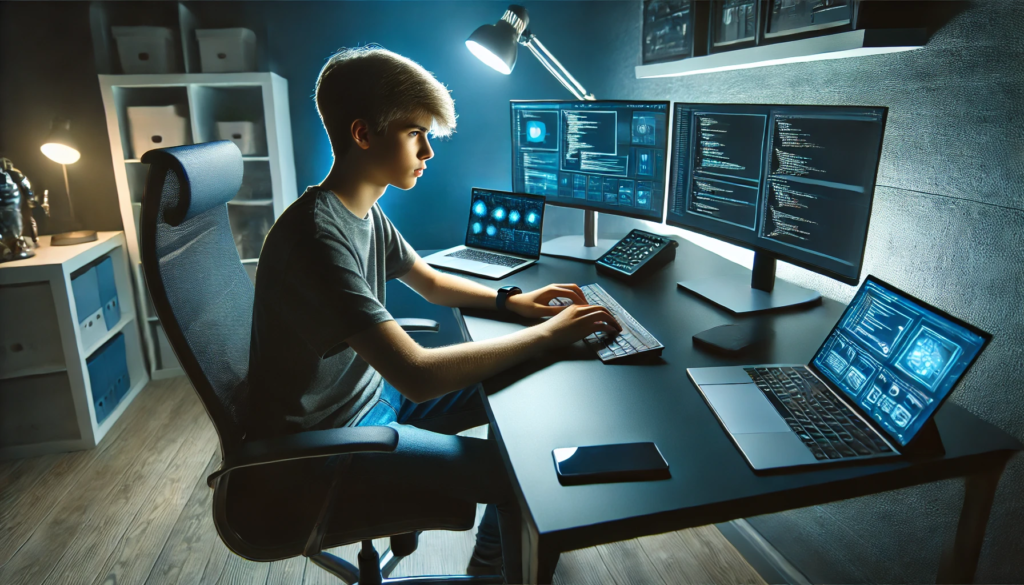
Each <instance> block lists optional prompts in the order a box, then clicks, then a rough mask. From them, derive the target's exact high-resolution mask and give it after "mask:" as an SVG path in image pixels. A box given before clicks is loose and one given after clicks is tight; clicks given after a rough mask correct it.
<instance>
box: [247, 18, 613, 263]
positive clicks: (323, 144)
mask: <svg viewBox="0 0 1024 585" xmlns="http://www.w3.org/2000/svg"><path fill="white" fill-rule="evenodd" d="M507 6H508V3H507V2H284V3H277V2H275V3H268V4H266V5H263V6H259V5H257V6H254V5H253V3H247V4H246V10H250V9H253V10H264V11H265V19H266V20H265V22H266V27H267V43H268V51H267V54H268V57H269V60H270V67H271V69H272V70H273V71H275V72H276V73H278V74H280V75H281V76H283V77H285V78H286V79H287V80H288V87H289V100H290V102H291V110H292V137H293V143H294V149H295V169H296V175H297V179H298V182H299V192H300V193H301V192H302V190H304V189H305V187H306V186H307V185H312V184H316V183H319V182H320V181H321V180H322V179H323V177H324V176H325V175H326V174H327V172H328V170H330V167H331V150H330V145H329V143H328V141H327V135H326V134H325V132H324V130H323V127H322V126H321V125H320V120H319V118H318V117H317V114H316V108H315V106H314V103H313V100H312V94H313V87H314V84H315V83H316V78H317V74H318V73H319V71H320V67H321V66H322V65H323V64H324V62H325V60H326V59H327V58H328V57H329V56H330V55H331V54H332V53H333V52H334V51H335V50H337V49H338V48H340V47H350V46H356V45H362V44H366V43H370V42H376V43H380V44H382V45H383V46H384V47H385V48H387V49H390V50H392V51H395V52H397V53H400V54H402V55H405V56H406V57H409V58H411V59H413V60H414V61H417V62H418V63H420V64H421V65H423V66H424V67H425V68H426V69H427V70H428V71H431V72H433V73H434V75H435V76H436V77H437V78H438V79H439V80H440V81H441V82H442V83H444V84H445V85H447V86H448V88H449V89H450V90H451V92H452V97H453V98H454V99H455V109H456V112H457V113H458V115H459V118H458V127H457V129H456V133H455V134H454V135H453V136H452V137H451V138H449V139H446V140H435V141H434V142H433V146H434V151H435V157H434V159H433V160H432V161H430V162H428V163H427V166H428V169H427V172H426V174H425V175H424V177H423V178H422V179H420V181H419V184H418V185H417V186H416V187H415V188H414V189H412V190H410V191H400V190H397V189H389V190H388V191H387V193H385V195H384V197H383V198H382V199H381V201H380V204H381V207H382V208H383V209H384V211H385V213H387V214H388V216H389V217H390V218H391V219H392V221H393V222H394V223H395V224H396V225H397V226H398V228H399V230H401V232H402V233H403V235H404V236H405V237H406V239H408V240H409V242H410V243H411V244H412V245H413V246H414V247H416V248H419V249H428V248H440V247H445V246H449V245H455V244H458V243H461V242H462V239H463V237H464V234H465V231H464V230H465V217H466V213H467V208H468V198H469V193H470V188H471V187H489V188H494V189H510V188H511V144H510V128H509V104H508V102H509V100H511V99H552V98H554V99H572V95H571V94H570V93H569V92H568V91H567V90H566V89H564V88H563V87H562V86H561V85H559V84H558V82H556V81H555V80H554V78H553V77H552V76H551V75H550V74H549V73H548V72H547V71H546V70H544V68H543V67H542V66H541V65H540V64H539V63H538V62H537V60H536V59H534V57H533V56H532V55H530V54H529V52H528V51H526V50H525V49H523V50H521V52H520V54H519V62H518V63H517V65H516V67H515V70H514V71H513V72H512V75H509V76H505V75H501V74H499V73H497V72H495V71H493V70H491V69H490V68H488V67H487V66H485V65H484V64H483V63H481V62H480V61H478V60H477V59H476V58H475V57H473V56H472V54H470V52H469V51H468V50H466V47H465V44H464V41H465V39H466V37H468V36H469V34H470V33H472V32H473V30H475V29H476V27H478V26H480V25H481V24H484V23H494V22H495V21H496V20H498V19H499V18H501V15H502V14H503V13H504V11H505V8H506V7H507ZM611 6H612V3H607V2H544V3H534V4H531V5H529V6H528V8H529V10H530V16H531V19H532V22H533V23H536V26H535V27H533V29H534V31H535V32H536V33H537V34H538V36H539V37H540V38H541V40H542V41H543V42H544V44H545V45H546V46H547V47H548V49H549V50H550V51H551V52H552V53H553V54H554V55H555V56H556V57H557V58H558V59H559V60H560V61H562V62H563V63H564V64H565V65H566V66H567V67H569V69H570V71H572V73H573V75H574V76H575V77H576V78H577V79H578V80H579V81H580V82H581V83H582V84H583V85H584V86H585V87H586V86H588V82H596V81H597V80H598V79H599V78H600V77H601V76H602V75H603V73H602V70H603V69H604V68H605V67H606V65H607V63H606V62H605V59H603V58H601V57H599V55H600V54H601V52H600V51H601V43H600V42H597V43H595V42H594V40H595V39H594V37H593V35H592V34H591V31H594V30H607V27H608V26H611V25H612V24H613V23H612V22H611V21H609V20H608V18H609V10H608V9H609V8H610V7H611ZM580 21H584V22H585V24H579V23H580ZM588 89H589V88H588ZM353 91H358V88H353ZM549 219H550V218H549ZM573 225H575V224H573ZM550 226H556V227H557V222H553V223H549V226H547V227H550ZM546 231H547V232H548V235H550V233H553V232H551V231H549V230H547V229H546Z"/></svg>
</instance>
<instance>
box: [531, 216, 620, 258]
mask: <svg viewBox="0 0 1024 585" xmlns="http://www.w3.org/2000/svg"><path fill="white" fill-rule="evenodd" d="M583 213H584V215H583V235H582V236H562V237H561V238H554V239H552V240H548V241H546V242H543V243H542V244H541V246H540V253H541V254H544V255H545V256H558V257H559V258H569V259H570V260H582V261H583V262H597V259H598V258H600V257H601V256H604V255H605V253H607V252H608V250H611V249H612V246H614V245H615V244H617V243H618V240H599V239H598V238H597V212H596V211H591V210H589V209H588V210H585V211H584V212H583Z"/></svg>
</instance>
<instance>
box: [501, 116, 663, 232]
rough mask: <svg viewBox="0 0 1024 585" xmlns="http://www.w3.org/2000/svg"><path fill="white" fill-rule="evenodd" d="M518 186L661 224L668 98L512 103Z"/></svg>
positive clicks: (552, 200) (557, 201)
mask: <svg viewBox="0 0 1024 585" xmlns="http://www.w3.org/2000/svg"><path fill="white" fill-rule="evenodd" d="M511 104H512V185H513V186H512V189H513V191H517V192H522V193H532V194H536V195H543V196H544V197H545V198H546V199H547V202H548V203H549V204H551V205H562V206H566V207H577V208H581V209H588V210H593V211H599V212H601V213H614V214H616V215H625V216H628V217H635V218H638V219H646V220H650V221H656V222H660V221H661V220H662V216H663V209H664V206H665V185H666V181H665V175H666V165H667V159H668V106H669V104H668V102H643V101H637V102H628V101H585V102H584V101H513V102H511Z"/></svg>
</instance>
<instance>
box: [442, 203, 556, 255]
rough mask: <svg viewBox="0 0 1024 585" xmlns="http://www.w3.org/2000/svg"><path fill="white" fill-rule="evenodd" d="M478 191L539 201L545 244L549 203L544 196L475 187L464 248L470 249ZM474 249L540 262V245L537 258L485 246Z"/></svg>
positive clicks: (541, 237) (541, 235)
mask: <svg viewBox="0 0 1024 585" xmlns="http://www.w3.org/2000/svg"><path fill="white" fill-rule="evenodd" d="M477 191H486V192H488V193H497V194H499V195H512V196H514V197H525V198H527V199H533V200H535V201H539V202H540V239H541V243H543V241H544V216H545V215H547V213H545V212H544V204H545V203H546V202H547V200H546V199H545V197H544V196H543V195H534V194H533V193H519V192H516V191H502V190H500V189H487V188H486V187H473V188H472V189H470V192H469V217H467V218H466V237H465V239H464V240H463V243H462V245H463V246H466V247H467V248H468V247H470V246H469V226H470V223H471V222H472V221H473V199H475V198H476V194H477ZM473 247H475V248H483V249H484V250H490V251H491V252H498V253H501V254H511V255H513V256H520V257H522V258H529V259H531V260H540V249H541V246H540V245H538V246H537V254H536V255H535V256H534V255H530V254H519V253H515V252H509V251H507V250H495V249H494V248H487V247H485V246H476V245H474V246H473Z"/></svg>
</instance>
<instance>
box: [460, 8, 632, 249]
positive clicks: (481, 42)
mask: <svg viewBox="0 0 1024 585" xmlns="http://www.w3.org/2000/svg"><path fill="white" fill-rule="evenodd" d="M529 25H530V14H529V13H528V12H527V11H526V8H524V7H522V6H517V5H515V4H513V5H511V6H509V7H508V10H506V11H505V15H504V16H502V17H501V20H499V21H498V22H496V23H494V24H485V25H483V26H481V27H480V28H478V29H476V30H475V31H473V34H471V35H469V38H468V39H466V48H468V49H469V50H470V52H471V53H473V54H474V55H476V57H477V58H478V59H480V60H481V61H483V62H484V63H486V64H487V65H488V66H490V67H491V68H492V69H494V70H495V71H498V72H499V73H503V74H505V75H508V74H510V73H512V69H513V68H514V67H515V66H516V57H517V53H518V52H519V48H518V47H517V44H518V45H523V46H524V47H526V48H527V49H530V52H531V53H533V56H534V57H536V58H537V60H538V61H540V64H541V65H543V66H544V68H545V69H547V70H548V72H549V73H551V75H553V76H554V77H555V79H557V80H558V82H559V83H561V84H562V85H563V86H565V89H568V90H569V93H571V94H572V95H573V96H574V97H575V98H576V99H578V100H580V101H594V99H595V98H594V96H593V94H589V93H587V90H585V89H583V86H582V85H580V82H578V81H576V78H574V77H573V76H572V75H571V74H570V73H569V72H568V71H566V69H565V67H564V66H563V65H562V64H561V63H559V62H558V59H555V57H554V55H552V54H551V52H550V51H548V50H547V48H546V47H545V46H544V45H543V44H542V43H541V42H540V40H539V39H538V38H537V35H535V34H533V33H532V32H530V30H529V29H528V28H527V27H528V26H529ZM583 213H584V215H583V237H582V238H581V237H580V236H564V237H561V238H555V239H553V240H550V241H548V242H545V243H544V249H545V250H559V251H560V252H559V253H558V254H556V255H560V256H566V257H574V258H580V259H584V258H589V257H591V256H592V255H591V254H587V253H585V252H584V253H583V254H582V255H580V254H577V253H575V252H569V250H578V249H579V248H580V247H581V245H582V248H584V249H586V248H591V249H594V248H596V247H597V246H598V245H602V246H603V248H604V249H607V248H611V246H612V245H614V244H615V241H614V240H605V241H601V242H599V241H598V239H597V212H596V211H592V210H589V209H587V210H584V212H583ZM581 240H582V242H581ZM598 255H600V254H598ZM594 259H596V256H593V258H591V259H590V261H591V262H593V260H594Z"/></svg>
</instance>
